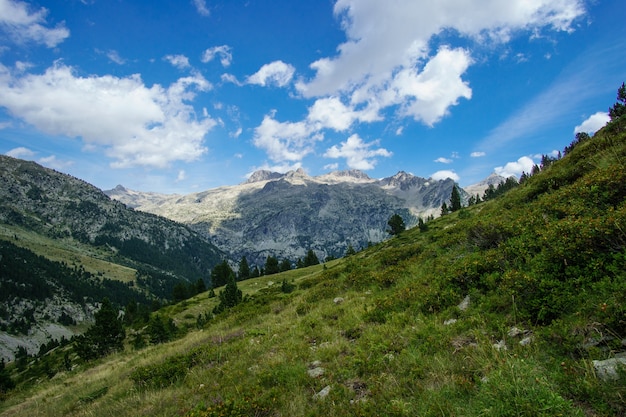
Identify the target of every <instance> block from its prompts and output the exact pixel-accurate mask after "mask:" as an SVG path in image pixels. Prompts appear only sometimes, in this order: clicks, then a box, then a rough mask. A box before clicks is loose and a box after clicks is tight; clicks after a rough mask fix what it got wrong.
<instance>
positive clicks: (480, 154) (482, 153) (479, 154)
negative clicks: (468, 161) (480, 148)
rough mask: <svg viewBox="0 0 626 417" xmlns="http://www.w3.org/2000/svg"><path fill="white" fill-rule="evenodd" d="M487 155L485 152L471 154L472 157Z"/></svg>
mask: <svg viewBox="0 0 626 417" xmlns="http://www.w3.org/2000/svg"><path fill="white" fill-rule="evenodd" d="M485 155H487V154H486V153H485V152H472V153H471V154H470V156H471V157H472V158H482V157H483V156H485Z"/></svg>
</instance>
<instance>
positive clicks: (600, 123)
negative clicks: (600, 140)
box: [574, 111, 611, 135]
mask: <svg viewBox="0 0 626 417" xmlns="http://www.w3.org/2000/svg"><path fill="white" fill-rule="evenodd" d="M610 120H611V118H610V117H609V115H608V114H607V113H605V112H601V111H599V112H597V113H595V114H592V115H591V116H589V117H588V118H587V120H585V121H584V122H582V123H581V124H580V125H578V126H576V127H575V128H574V134H576V133H580V132H585V133H589V134H590V135H593V134H594V133H596V132H597V131H598V130H600V129H601V128H603V127H604V125H606V124H607V123H608V122H609V121H610Z"/></svg>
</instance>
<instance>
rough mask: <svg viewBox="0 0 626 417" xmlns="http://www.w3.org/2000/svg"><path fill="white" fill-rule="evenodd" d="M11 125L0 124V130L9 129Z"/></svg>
mask: <svg viewBox="0 0 626 417" xmlns="http://www.w3.org/2000/svg"><path fill="white" fill-rule="evenodd" d="M12 126H13V123H12V122H11V121H8V122H0V130H2V129H8V128H9V127H12Z"/></svg>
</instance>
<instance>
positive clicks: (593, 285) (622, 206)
mask: <svg viewBox="0 0 626 417" xmlns="http://www.w3.org/2000/svg"><path fill="white" fill-rule="evenodd" d="M619 122H620V121H619V119H618V120H617V121H614V122H612V123H611V124H610V125H608V126H607V127H606V128H605V129H603V130H602V131H600V132H599V133H597V134H596V135H595V136H594V137H593V138H589V139H586V140H580V141H578V143H575V144H573V145H575V146H570V147H568V150H567V153H566V155H565V156H564V157H563V158H562V159H560V160H558V161H555V162H553V163H552V164H550V165H549V166H544V167H543V169H542V170H541V172H538V173H536V174H535V175H533V176H531V177H529V178H527V179H525V181H523V182H522V184H521V185H520V186H519V187H517V188H515V189H513V190H511V191H509V192H508V193H506V194H505V195H503V196H501V197H499V198H496V199H493V200H491V201H488V202H485V203H481V204H477V205H473V206H471V207H468V208H464V209H462V210H459V211H456V212H454V213H452V214H449V215H446V216H444V217H442V218H439V219H437V220H434V221H431V222H428V223H427V224H426V226H427V228H422V229H423V230H420V229H419V228H414V229H411V230H407V231H405V232H403V233H401V234H400V235H399V236H396V237H394V238H392V239H390V240H388V241H386V242H384V243H382V244H379V245H376V246H373V247H371V248H369V249H366V250H364V251H362V252H359V253H357V254H355V255H352V256H350V257H347V258H344V259H341V260H337V261H333V262H331V263H327V264H325V265H319V266H315V267H311V268H306V269H298V270H294V271H288V272H286V273H283V274H278V275H272V276H266V277H262V278H259V279H254V280H248V281H244V282H240V283H238V285H239V288H240V289H241V290H242V291H243V294H244V300H243V302H242V303H240V304H238V305H236V306H235V307H233V308H230V309H227V310H226V311H224V312H222V313H220V314H218V315H217V316H212V315H211V314H210V312H211V311H213V308H214V307H215V306H216V305H217V302H218V300H219V297H215V298H209V297H208V296H207V294H206V293H204V294H200V295H198V296H196V297H194V298H192V299H190V300H187V301H185V302H183V303H181V304H177V305H173V306H169V307H167V308H166V309H163V310H161V311H160V312H159V314H160V315H162V316H165V317H168V318H171V319H173V321H174V322H175V323H176V325H177V326H178V328H179V329H181V330H184V333H185V334H184V335H183V336H181V337H180V338H178V339H177V340H174V341H171V342H169V343H164V344H155V345H149V346H148V347H145V348H140V349H138V350H135V349H133V348H132V347H131V346H126V349H125V351H124V352H120V353H116V354H113V355H110V356H108V357H106V358H103V359H100V360H99V361H96V362H90V363H81V364H80V365H79V366H77V367H75V368H74V369H73V370H71V371H62V372H58V373H56V375H55V376H54V377H53V378H52V379H47V378H46V377H44V376H42V377H40V378H39V379H38V380H37V381H36V383H33V381H32V380H31V381H25V382H23V383H18V386H17V388H15V389H14V390H13V391H10V393H9V394H7V396H6V398H5V399H4V402H3V403H2V405H0V410H1V411H2V415H6V416H17V415H28V416H58V415H70V416H96V415H97V416H105V415H107V416H112V415H115V416H139V415H145V416H155V415H156V416H173V415H178V416H194V417H205V416H307V415H308V416H317V415H329V416H359V415H362V416H365V415H385V416H418V415H419V416H442V415H444V416H461V415H462V416H481V415H489V416H491V415H494V416H495V415H497V416H557V415H562V416H617V415H624V414H625V413H626V406H625V405H624V404H626V401H625V395H626V376H625V373H624V372H623V369H621V368H619V367H617V368H616V370H615V373H611V372H608V373H607V374H602V372H600V371H599V370H597V369H596V367H594V362H593V361H602V360H606V359H611V358H614V357H619V356H620V354H622V353H623V351H624V350H626V347H625V346H624V344H625V343H626V342H625V338H626V317H625V316H626V315H625V313H626V304H625V303H624V300H626V269H625V268H624V266H625V265H626V200H625V198H626V135H625V133H624V120H623V117H622V122H621V123H622V124H621V125H620V124H619ZM581 138H582V137H581ZM582 139H584V138H582ZM424 229H426V230H424ZM270 280H271V281H270ZM281 283H282V285H281ZM218 292H219V291H218ZM200 318H204V320H199V319H200ZM133 331H137V332H141V331H142V330H141V329H135V330H133ZM55 354H57V355H61V354H62V348H59V349H58V350H57V352H55V351H53V352H51V353H50V355H55ZM8 370H9V373H10V375H11V376H12V378H14V380H16V381H20V377H19V373H18V371H17V370H16V369H13V368H12V367H9V368H8ZM601 376H603V377H604V378H600V377H601Z"/></svg>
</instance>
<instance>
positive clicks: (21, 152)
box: [6, 146, 35, 159]
mask: <svg viewBox="0 0 626 417" xmlns="http://www.w3.org/2000/svg"><path fill="white" fill-rule="evenodd" d="M6 155H7V156H11V157H13V158H19V159H32V158H34V157H35V152H33V151H31V150H30V149H28V148H24V147H22V146H20V147H19V148H14V149H11V150H10V151H9V152H7V153H6Z"/></svg>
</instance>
